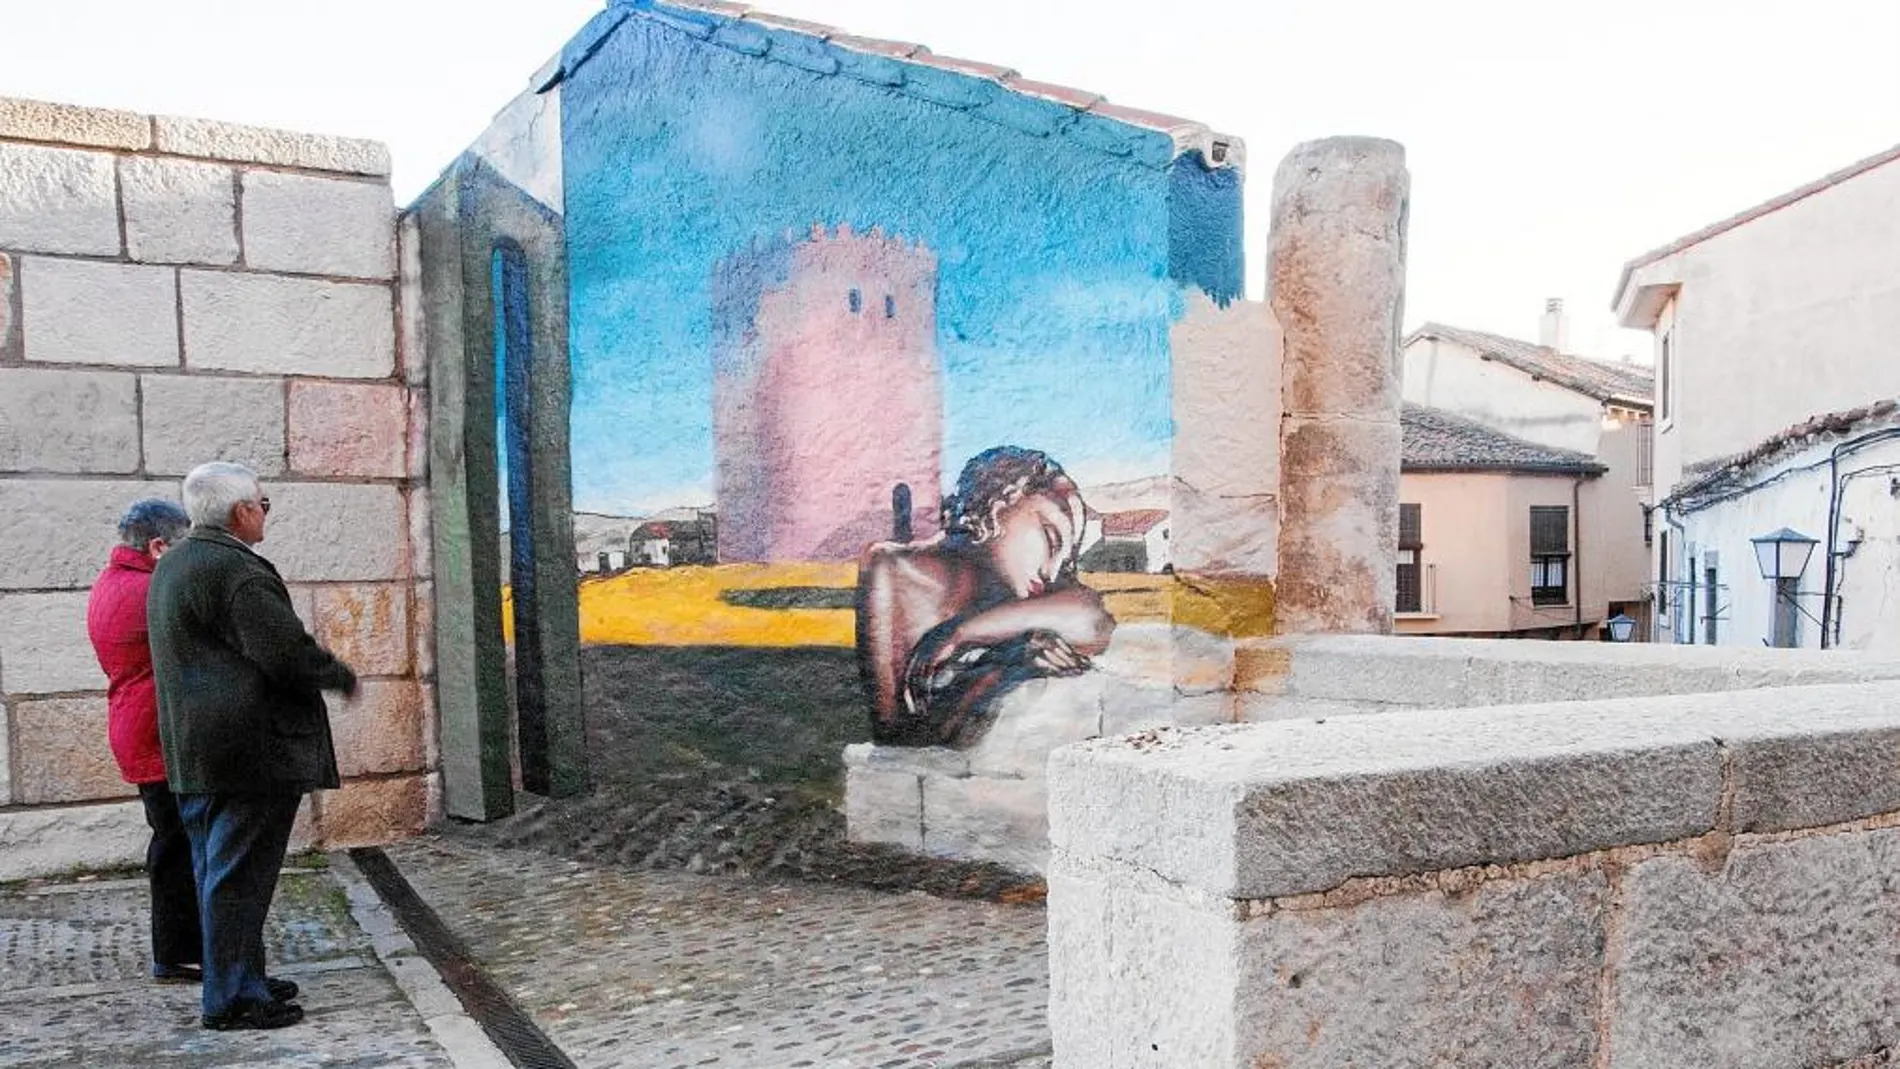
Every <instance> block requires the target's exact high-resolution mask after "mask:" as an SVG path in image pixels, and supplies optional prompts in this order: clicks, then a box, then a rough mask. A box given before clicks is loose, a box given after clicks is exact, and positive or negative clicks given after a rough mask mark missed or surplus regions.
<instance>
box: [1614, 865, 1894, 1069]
mask: <svg viewBox="0 0 1900 1069" xmlns="http://www.w3.org/2000/svg"><path fill="white" fill-rule="evenodd" d="M1896 871H1900V830H1894V829H1888V830H1884V831H1876V832H1868V833H1861V834H1851V835H1829V836H1818V837H1814V838H1808V839H1801V840H1796V841H1793V842H1764V843H1744V844H1741V845H1738V846H1737V847H1736V848H1735V851H1734V853H1732V854H1731V855H1730V856H1729V858H1728V862H1727V864H1726V865H1724V866H1721V867H1720V868H1719V869H1713V870H1712V869H1708V868H1705V867H1704V866H1703V865H1700V864H1698V863H1697V861H1696V860H1694V859H1690V858H1682V857H1664V858H1655V859H1651V860H1648V861H1644V862H1641V863H1639V864H1637V865H1635V866H1633V867H1632V868H1631V869H1630V870H1629V872H1628V873H1627V874H1626V875H1625V876H1624V878H1623V884H1622V888H1621V890H1622V901H1623V909H1624V919H1623V925H1622V931H1621V934H1620V937H1619V941H1618V944H1619V945H1618V950H1617V954H1618V956H1617V959H1616V961H1617V967H1616V971H1615V975H1614V977H1613V980H1612V984H1613V987H1612V990H1613V992H1614V1003H1613V1011H1612V1015H1611V1020H1612V1026H1611V1031H1610V1044H1609V1045H1610V1057H1609V1060H1608V1061H1607V1063H1605V1064H1608V1065H1611V1066H1615V1067H1618V1069H1622V1067H1628V1069H1637V1067H1641V1069H1674V1067H1678V1066H1679V1067H1682V1069H1690V1067H1697V1069H1699V1067H1702V1066H1711V1065H1720V1066H1725V1067H1730V1069H1757V1067H1759V1069H1770V1067H1776V1069H1778V1067H1781V1066H1789V1065H1832V1064H1835V1063H1838V1062H1845V1061H1847V1060H1849V1059H1851V1058H1855V1057H1858V1056H1861V1055H1864V1054H1867V1053H1869V1052H1870V1051H1874V1050H1878V1049H1880V1048H1883V1047H1891V1046H1894V1045H1900V960H1896V957H1895V954H1894V948H1893V940H1894V932H1896V931H1900V895H1896V894H1895V893H1894V873H1895V872H1896Z"/></svg>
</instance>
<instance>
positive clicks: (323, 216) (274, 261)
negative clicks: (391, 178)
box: [243, 171, 396, 279]
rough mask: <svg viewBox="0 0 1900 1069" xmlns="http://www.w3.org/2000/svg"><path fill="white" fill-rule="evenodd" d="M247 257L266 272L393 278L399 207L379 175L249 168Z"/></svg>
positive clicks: (245, 226)
mask: <svg viewBox="0 0 1900 1069" xmlns="http://www.w3.org/2000/svg"><path fill="white" fill-rule="evenodd" d="M243 182H244V262H245V263H246V264H249V265H250V266H251V267H254V268H261V269H263V270H266V271H290V272H295V273H298V274H306V275H344V276H348V277H352V278H375V279H387V278H392V277H394V275H395V273H396V210H395V207H394V206H393V205H392V203H391V201H390V194H389V187H388V186H387V185H384V184H382V183H379V182H364V181H357V180H353V179H341V178H316V177H312V176H310V175H300V174H280V173H277V172H274V171H246V172H244V179H243Z"/></svg>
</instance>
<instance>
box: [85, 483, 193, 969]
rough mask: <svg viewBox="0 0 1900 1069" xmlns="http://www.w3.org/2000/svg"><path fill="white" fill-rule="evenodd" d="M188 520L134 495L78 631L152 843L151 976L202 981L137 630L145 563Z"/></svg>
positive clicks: (177, 829) (154, 699)
mask: <svg viewBox="0 0 1900 1069" xmlns="http://www.w3.org/2000/svg"><path fill="white" fill-rule="evenodd" d="M190 526H191V520H190V519H189V518H188V517H187V516H186V515H185V510H184V509H183V508H181V507H179V506H178V505H176V504H174V503H172V502H170V501H163V500H158V499H152V500H148V501H140V502H138V503H137V504H135V505H133V506H132V507H131V508H129V509H127V510H126V512H125V516H124V518H122V519H121V520H120V521H119V541H120V543H121V544H120V545H117V546H114V547H112V558H111V560H110V561H109V562H108V563H107V564H106V568H105V571H103V572H100V573H99V578H98V580H97V581H95V582H94V583H93V584H92V598H91V601H90V602H88V604H87V606H86V631H87V633H88V634H89V635H90V636H91V637H92V648H93V651H94V652H96V653H97V654H98V655H99V667H100V668H103V669H105V673H106V681H107V687H106V695H107V697H106V705H107V715H106V725H107V727H106V730H107V734H108V735H109V736H110V738H111V742H112V756H113V757H114V758H116V759H117V760H118V762H119V773H120V774H121V775H123V776H124V777H125V781H126V782H127V783H131V784H136V785H137V786H138V789H139V800H140V801H142V802H144V803H145V822H146V823H147V824H149V825H150V826H151V828H152V841H151V844H150V845H148V846H147V847H146V849H145V873H146V875H147V877H149V878H150V880H151V884H152V976H153V977H154V978H155V979H157V980H159V981H161V982H171V983H191V982H195V981H198V980H200V979H201V978H202V974H201V972H200V970H199V968H198V960H199V958H200V957H201V956H202V955H203V953H204V936H203V934H202V931H201V929H200V927H199V924H198V885H197V883H196V881H195V880H194V879H193V878H192V871H191V841H190V840H189V839H187V838H186V837H185V828H184V825H183V824H182V823H180V822H179V819H178V802H177V800H176V799H174V798H173V797H172V792H171V789H170V788H169V787H167V786H166V785H165V755H164V753H163V752H162V751H161V750H160V749H159V745H158V691H157V690H156V688H155V687H154V685H153V681H152V650H151V646H150V645H149V643H148V641H147V636H146V626H145V595H146V590H147V588H149V587H150V586H151V584H152V565H153V564H155V563H156V562H157V561H158V558H159V555H160V554H162V553H164V552H165V548H166V546H168V545H169V544H170V543H171V542H172V541H173V540H174V539H176V538H178V537H180V536H182V535H183V534H184V533H185V530H186V529H187V528H189V527H190Z"/></svg>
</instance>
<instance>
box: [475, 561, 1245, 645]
mask: <svg viewBox="0 0 1900 1069" xmlns="http://www.w3.org/2000/svg"><path fill="white" fill-rule="evenodd" d="M857 578H858V576H857V566H856V565H855V564H848V563H847V564H722V565H715V566H696V565H687V566H682V567H678V568H643V569H637V570H635V571H630V572H624V573H622V574H620V575H614V576H608V577H605V578H586V579H583V580H581V585H580V625H581V628H580V629H581V641H582V642H584V643H587V644H589V645H613V646H837V647H845V648H849V647H850V646H852V645H853V642H854V636H853V631H854V627H853V620H852V613H851V610H850V609H848V608H823V609H806V608H753V607H749V606H746V605H735V604H733V603H732V602H730V601H727V600H725V599H724V598H722V596H721V595H725V594H728V593H729V592H732V591H746V590H773V589H779V588H785V587H807V588H821V589H828V590H834V591H838V592H839V594H838V597H839V599H840V600H848V594H846V593H845V592H848V591H849V590H850V589H851V588H852V587H853V586H855V585H856V583H857ZM1082 581H1083V582H1084V583H1086V584H1087V585H1088V586H1090V587H1092V588H1094V589H1096V590H1098V591H1101V593H1102V595H1103V598H1104V600H1105V601H1106V602H1107V603H1108V611H1109V613H1110V614H1111V615H1113V616H1114V617H1115V619H1116V620H1118V621H1121V622H1123V623H1134V622H1146V621H1166V620H1175V621H1176V622H1179V623H1183V624H1189V625H1191V626H1195V627H1200V628H1203V629H1205V630H1208V631H1214V632H1217V633H1225V634H1258V633H1263V632H1262V631H1261V628H1262V627H1265V628H1267V629H1269V630H1270V628H1271V619H1272V600H1271V599H1272V591H1271V587H1270V586H1265V585H1264V583H1263V581H1255V582H1253V583H1246V584H1236V583H1234V582H1233V581H1210V580H1200V579H1194V578H1189V577H1176V576H1168V575H1143V574H1138V573H1119V572H1091V573H1086V574H1084V575H1083V576H1082ZM503 605H504V611H503V613H502V620H503V625H504V627H505V628H507V629H508V630H509V631H510V634H509V636H508V637H509V640H510V641H513V635H512V627H511V626H509V625H510V624H511V623H512V619H513V616H514V614H513V612H512V611H510V606H509V605H508V595H507V592H506V591H504V592H503Z"/></svg>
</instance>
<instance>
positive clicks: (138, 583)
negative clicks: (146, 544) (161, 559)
mask: <svg viewBox="0 0 1900 1069" xmlns="http://www.w3.org/2000/svg"><path fill="white" fill-rule="evenodd" d="M154 563H155V562H154V561H153V560H152V558H151V557H150V556H149V555H147V554H146V553H145V551H143V550H140V549H135V548H133V547H131V546H114V547H112V561H111V563H109V564H107V565H106V570H105V571H103V572H100V573H99V579H98V581H96V582H94V583H93V584H92V599H91V600H90V601H89V602H88V603H87V605H86V632H87V634H89V635H91V636H92V648H93V650H94V651H95V652H97V653H98V655H99V667H100V668H103V669H105V673H106V680H107V685H106V710H107V712H106V734H107V736H108V737H109V738H110V739H111V742H112V756H113V757H115V758H117V759H118V762H119V773H120V774H121V775H123V776H124V777H125V781H126V782H127V783H162V782H164V779H165V754H164V751H163V750H161V749H159V745H158V690H157V688H156V687H155V686H154V684H153V682H152V647H151V644H150V643H149V642H148V641H147V638H146V632H145V593H146V590H147V588H149V587H150V586H151V585H152V565H153V564H154Z"/></svg>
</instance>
